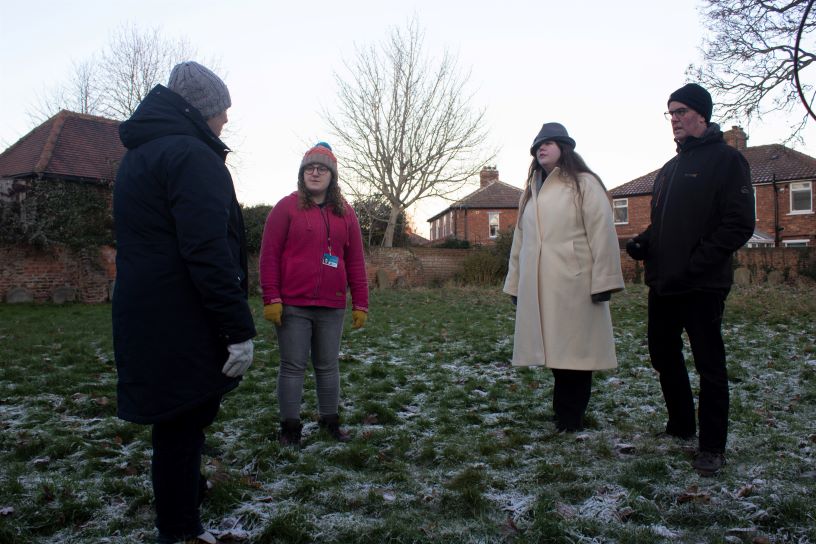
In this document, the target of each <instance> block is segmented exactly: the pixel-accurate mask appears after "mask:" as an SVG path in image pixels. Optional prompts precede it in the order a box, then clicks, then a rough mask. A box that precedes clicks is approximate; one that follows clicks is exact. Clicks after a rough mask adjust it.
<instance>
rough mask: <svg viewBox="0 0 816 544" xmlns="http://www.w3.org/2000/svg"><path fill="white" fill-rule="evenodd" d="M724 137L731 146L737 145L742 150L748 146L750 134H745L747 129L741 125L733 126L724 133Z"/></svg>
mask: <svg viewBox="0 0 816 544" xmlns="http://www.w3.org/2000/svg"><path fill="white" fill-rule="evenodd" d="M723 138H724V139H725V143H727V144H728V145H730V146H731V147H736V148H737V149H739V150H740V151H743V150H744V149H745V148H746V147H748V135H747V134H745V131H744V130H742V128H740V127H737V126H733V127H731V130H729V131H726V132H725V133H724V134H723Z"/></svg>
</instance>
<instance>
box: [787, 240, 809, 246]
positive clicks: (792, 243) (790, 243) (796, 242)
mask: <svg viewBox="0 0 816 544" xmlns="http://www.w3.org/2000/svg"><path fill="white" fill-rule="evenodd" d="M782 245H784V246H785V247H807V245H808V241H807V240H782Z"/></svg>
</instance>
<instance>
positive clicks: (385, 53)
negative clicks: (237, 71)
mask: <svg viewBox="0 0 816 544" xmlns="http://www.w3.org/2000/svg"><path fill="white" fill-rule="evenodd" d="M422 43H423V33H422V32H421V30H420V28H419V24H418V23H417V21H416V19H414V20H412V21H410V22H409V23H408V25H407V27H406V28H405V29H399V28H395V29H394V30H393V31H392V32H391V35H390V37H389V39H387V40H386V41H385V42H383V43H382V44H379V45H374V46H370V47H367V48H361V49H358V50H357V55H356V57H355V58H354V59H353V61H351V62H350V63H348V62H347V63H346V69H347V72H348V74H347V77H348V79H346V78H344V77H342V76H341V75H339V74H335V79H336V81H337V84H338V87H339V90H338V98H339V111H338V112H337V114H335V115H332V114H329V113H328V112H326V113H324V117H325V118H326V121H327V122H328V123H329V125H330V126H331V128H332V130H333V132H334V133H335V135H336V137H337V138H338V139H339V141H340V144H341V145H342V147H344V148H345V149H344V151H346V152H347V154H343V155H341V157H342V159H343V161H342V162H343V167H344V169H345V170H346V171H347V172H351V175H350V176H347V177H346V178H345V180H344V181H345V182H346V184H347V185H348V186H349V187H350V188H351V190H352V192H353V193H354V194H355V196H356V197H358V198H359V197H365V196H366V195H371V194H380V195H383V196H384V197H385V198H386V199H387V201H388V204H389V205H390V208H391V209H390V216H389V218H388V223H387V226H386V230H385V234H384V236H383V242H382V245H383V246H385V247H391V246H392V245H393V241H394V228H395V226H396V224H397V220H398V219H399V217H400V214H401V213H402V212H403V211H405V210H406V208H408V207H409V206H411V205H412V204H414V203H415V202H417V201H418V200H421V199H424V198H429V197H438V196H441V197H445V196H448V195H450V194H451V193H452V192H454V191H456V190H457V189H459V188H461V187H462V185H463V184H464V183H465V182H466V181H467V180H468V178H471V177H472V176H474V175H475V174H477V173H478V172H479V170H481V168H482V167H483V166H484V165H485V164H487V163H488V162H490V161H491V160H493V158H494V156H495V152H490V153H488V156H482V149H483V146H484V142H485V140H486V134H485V129H484V111H483V110H479V111H476V110H473V109H472V108H471V107H470V103H471V100H472V96H471V95H470V94H468V93H467V92H466V86H467V84H468V81H469V74H464V75H462V74H460V72H459V70H458V66H457V59H456V58H455V57H453V56H451V55H449V54H448V53H445V54H444V55H443V56H442V58H441V59H440V60H439V61H438V62H437V63H432V62H431V61H430V60H429V59H428V58H426V57H425V56H424V54H423V49H422Z"/></svg>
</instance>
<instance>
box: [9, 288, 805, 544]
mask: <svg viewBox="0 0 816 544" xmlns="http://www.w3.org/2000/svg"><path fill="white" fill-rule="evenodd" d="M802 296H805V295H804V294H803V293H792V292H785V291H778V290H772V289H768V291H767V292H764V291H759V292H757V291H749V292H744V293H742V292H741V291H740V290H735V292H734V293H733V294H732V296H731V297H730V298H729V301H728V303H727V306H726V307H727V314H728V315H727V319H726V325H725V327H724V336H725V341H726V347H727V351H728V357H729V363H728V364H729V371H730V373H731V376H732V386H731V399H732V413H731V428H730V434H729V446H728V464H727V465H726V468H725V470H724V471H723V474H722V475H721V476H719V477H717V478H714V479H706V478H701V477H699V476H698V475H696V474H695V473H694V472H693V471H692V470H691V465H690V463H691V460H692V456H693V453H694V449H695V446H696V444H695V442H694V441H691V442H683V441H677V440H672V439H661V438H655V434H656V433H657V432H658V431H661V430H663V426H664V424H665V407H664V405H663V399H662V395H661V392H660V387H659V383H658V379H657V375H656V373H655V371H654V370H653V369H652V368H651V364H650V362H649V356H648V349H647V347H646V342H645V292H644V291H642V290H639V288H637V287H632V288H630V289H627V291H626V292H625V293H622V294H621V295H620V296H618V297H616V298H615V299H613V304H612V309H613V323H614V324H615V340H616V346H617V355H618V360H619V364H620V366H619V368H618V369H617V370H616V371H614V372H607V373H598V374H597V376H596V378H595V380H594V383H593V394H592V399H591V401H590V406H589V411H588V414H587V428H586V430H585V431H584V432H583V433H580V434H579V435H569V434H560V433H557V432H556V430H555V426H554V424H553V422H552V420H551V417H550V416H551V401H552V376H551V373H550V372H549V371H548V370H547V369H541V368H531V369H518V368H513V367H511V366H510V364H509V359H510V356H511V353H512V331H513V318H514V312H513V308H512V306H511V305H510V304H508V303H507V301H506V300H505V297H504V296H503V295H502V294H501V293H499V292H498V290H489V289H483V290H474V289H467V290H458V289H456V288H446V289H439V290H420V291H416V292H414V291H394V292H391V291H383V292H380V291H378V292H376V293H373V294H372V303H371V319H370V320H369V322H368V323H367V325H366V327H365V328H364V329H363V330H362V331H357V333H356V334H346V335H345V336H344V339H343V346H342V355H341V380H342V382H343V387H342V391H341V403H342V415H343V418H344V425H345V426H346V427H348V428H349V430H350V431H351V432H352V434H353V436H354V439H353V441H352V442H350V443H347V444H339V443H336V442H333V441H331V440H330V439H329V438H327V436H326V435H325V433H322V432H320V431H319V429H318V428H317V425H316V423H315V420H316V415H317V406H316V405H315V395H314V382H313V377H312V376H311V372H309V373H307V380H306V391H305V395H304V402H303V414H304V423H305V426H304V444H303V448H302V449H300V450H295V449H292V448H285V447H282V446H280V445H279V444H277V441H276V437H275V432H276V430H277V406H276V404H275V394H274V392H275V387H276V378H277V375H276V372H277V346H276V343H275V342H274V334H273V332H272V330H271V329H269V328H268V327H267V325H266V324H265V323H261V324H260V327H259V328H260V331H259V332H260V334H261V336H262V339H263V349H259V350H258V351H257V354H258V357H259V358H260V359H259V363H258V364H257V365H254V366H253V368H251V369H250V372H249V373H248V375H247V377H246V378H245V380H244V383H243V384H242V385H241V386H240V387H239V388H238V389H237V390H236V391H235V392H233V393H231V394H230V395H229V396H228V397H227V398H226V402H225V405H224V409H223V410H222V413H221V415H220V416H219V418H218V420H217V421H216V423H215V424H214V425H213V428H212V429H211V430H210V431H209V432H208V437H207V451H206V452H205V457H204V463H205V464H204V471H205V473H206V474H207V475H208V477H211V478H212V479H214V480H215V481H216V487H215V488H214V489H213V493H212V496H211V497H210V499H208V502H207V503H205V506H204V509H203V516H204V520H205V523H206V525H207V527H208V528H209V529H211V530H212V531H213V532H214V533H215V534H217V535H218V536H220V537H222V538H223V539H225V540H229V539H241V538H243V539H245V541H247V542H252V541H254V540H257V539H260V538H261V537H262V536H263V538H267V541H269V539H271V538H273V537H272V536H271V535H273V534H275V533H274V531H293V534H295V535H296V536H299V537H302V538H301V541H312V542H328V543H332V542H344V541H357V542H374V541H388V540H389V539H390V540H398V539H402V541H403V542H443V541H444V542H451V543H464V542H485V543H488V542H490V543H492V542H512V541H514V539H515V538H516V537H518V538H519V539H520V541H523V542H536V541H547V540H548V539H549V541H572V542H581V543H589V542H599V543H600V542H603V543H607V542H621V541H633V540H632V535H633V534H637V536H638V537H639V538H641V540H642V541H649V540H650V539H651V540H653V541H660V542H672V541H676V542H708V541H721V540H723V539H724V538H725V540H726V541H728V542H731V541H734V539H741V541H746V539H749V538H750V539H753V538H754V537H756V536H760V537H766V538H768V539H770V541H771V542H816V533H814V531H815V530H814V529H813V527H814V520H813V514H812V513H813V512H814V511H816V499H814V498H812V497H811V495H812V488H813V486H814V483H816V474H814V469H813V466H814V449H816V438H814V434H816V433H815V432H814V427H813V421H814V420H816V407H815V406H816V352H815V351H814V345H816V335H815V334H814V330H813V326H812V324H813V322H814V319H815V318H816V315H815V314H816V311H814V309H813V304H812V303H811V304H810V306H808V304H807V303H804V302H802V300H801V297H802ZM807 296H810V297H811V298H812V293H809V294H808V295H807ZM792 301H794V302H796V303H795V304H791V302H792ZM758 306H761V307H758ZM732 307H733V309H732V310H729V308H732ZM788 308H794V309H795V311H794V310H790V309H788ZM12 310H13V311H15V312H30V311H32V310H31V309H30V308H29V309H21V308H14V309H12ZM105 310H106V309H105V308H104V307H100V308H99V311H100V312H104V311H105ZM62 311H65V310H58V312H62ZM759 316H761V317H759ZM64 319H65V323H63V324H61V325H59V326H60V327H61V328H62V329H63V330H70V329H71V327H72V326H73V325H74V324H75V323H73V320H72V318H71V316H70V315H69V314H66V316H65V318H64ZM5 322H6V321H0V336H2V335H9V334H11V332H10V331H9V330H8V329H7V328H4V325H3V323H5ZM32 322H36V321H34V320H32ZM99 322H100V324H101V325H100V327H101V328H100V329H99V330H93V329H92V328H89V330H88V335H89V339H88V340H83V341H80V342H77V343H78V344H81V345H83V346H86V348H85V349H86V351H87V353H88V357H89V362H88V364H87V365H84V366H83V365H82V364H79V363H76V364H74V365H73V366H72V367H71V368H72V370H71V373H69V374H65V378H64V379H63V378H62V377H61V378H60V382H59V383H58V384H56V385H58V386H59V387H55V386H52V387H51V388H50V389H37V388H32V387H31V385H30V383H29V382H28V380H27V379H22V378H21V376H24V375H25V376H29V377H34V378H35V379H36V380H45V379H47V378H48V377H49V376H50V375H51V373H53V372H54V371H55V369H54V365H55V361H58V360H59V357H60V355H61V352H64V351H65V350H67V349H69V348H68V347H67V346H68V345H69V344H68V343H67V342H63V341H60V342H56V343H59V344H60V347H59V348H57V347H55V345H56V343H55V342H52V341H50V340H45V341H38V342H31V346H33V347H32V349H33V350H34V351H35V352H36V353H33V354H17V355H15V354H11V355H10V356H7V359H8V360H9V361H23V360H24V358H25V357H28V358H27V359H25V361H26V363H25V365H23V364H22V363H14V364H12V365H7V366H5V367H3V368H0V373H6V374H0V376H2V378H3V379H2V383H3V387H1V388H0V440H2V443H1V445H2V448H0V484H2V485H0V506H2V507H3V508H7V509H11V510H10V512H11V513H9V514H6V515H4V516H2V518H0V541H2V540H3V538H4V537H5V536H6V533H3V532H2V531H4V530H6V528H7V527H8V528H10V529H9V530H10V531H12V532H13V534H15V535H29V534H34V535H35V536H32V537H30V538H29V537H28V536H26V538H25V539H23V540H21V541H22V542H35V543H40V542H43V543H44V542H49V543H52V542H55V543H63V542H65V543H67V542H91V541H94V542H96V541H100V542H109V543H110V544H118V543H119V542H134V541H149V540H150V539H151V538H152V535H153V528H152V510H151V502H150V501H151V491H150V479H149V456H150V438H149V430H148V429H146V428H145V427H140V426H133V425H129V424H126V423H123V422H121V421H119V420H116V419H115V418H114V416H113V414H114V413H115V411H114V410H113V408H114V406H113V403H114V402H115V400H114V399H115V390H114V386H113V384H114V383H115V373H114V371H113V369H112V365H110V364H108V363H106V358H107V357H108V356H107V355H106V353H105V348H104V347H102V346H105V345H107V344H106V343H105V342H100V341H99V338H103V337H104V335H107V334H108V330H109V328H108V327H107V323H106V322H105V321H104V320H103V319H101V320H99ZM102 325H104V326H102ZM14 334H18V332H17V331H15V332H14ZM259 341H260V340H259ZM94 342H97V343H96V344H95V343H94ZM88 345H90V346H92V349H87V346H88ZM37 346H39V347H37ZM3 349H6V348H3ZM37 350H39V351H37ZM687 350H688V346H687ZM690 355H691V354H690V352H688V351H687V357H688V360H689V369H690V370H691V380H692V384H693V387H694V388H695V389H696V388H697V387H698V386H699V385H698V384H699V380H698V378H697V375H696V372H694V371H693V365H692V363H691V356H690ZM31 357H33V358H34V359H35V361H36V362H35V363H29V362H28V361H29V360H30V359H31ZM74 360H76V357H75V358H74ZM261 361H262V362H261ZM37 365H40V366H37ZM22 368H24V369H25V372H26V373H25V374H24V373H23V372H22V371H21V369H22ZM56 370H63V369H56ZM63 382H65V383H63ZM36 383H38V384H39V383H41V382H39V381H37V382H36ZM374 412H376V413H374ZM42 512H48V513H49V515H47V516H44V515H43V514H42ZM53 512H56V514H54V515H50V514H51V513H53ZM71 516H73V517H71ZM34 529H36V531H37V532H36V534H35V533H34V532H32V531H33V530H34ZM298 531H302V532H298ZM304 535H305V536H304ZM647 535H648V536H647ZM21 538H22V537H21ZM292 538H293V539H296V538H295V537H292Z"/></svg>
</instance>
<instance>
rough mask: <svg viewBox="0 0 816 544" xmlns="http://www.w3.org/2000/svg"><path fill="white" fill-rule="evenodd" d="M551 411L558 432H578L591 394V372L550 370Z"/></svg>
mask: <svg viewBox="0 0 816 544" xmlns="http://www.w3.org/2000/svg"><path fill="white" fill-rule="evenodd" d="M552 373H553V378H554V380H555V385H554V387H553V410H554V411H555V417H556V419H557V423H556V426H557V427H558V429H559V430H567V431H578V430H581V429H583V427H584V413H585V412H586V409H587V405H588V404H589V396H590V395H591V393H592V372H591V371H589V370H566V369H561V368H553V369H552Z"/></svg>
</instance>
